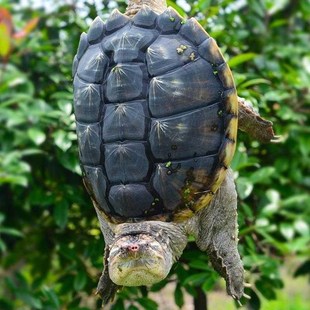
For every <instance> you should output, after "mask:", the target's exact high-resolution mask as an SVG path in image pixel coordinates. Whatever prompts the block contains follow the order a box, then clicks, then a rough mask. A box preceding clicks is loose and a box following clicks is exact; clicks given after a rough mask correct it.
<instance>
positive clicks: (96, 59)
mask: <svg viewBox="0 0 310 310" xmlns="http://www.w3.org/2000/svg"><path fill="white" fill-rule="evenodd" d="M108 64H109V59H108V57H107V56H106V55H105V54H104V52H103V51H102V49H101V47H100V44H97V45H91V46H90V47H89V48H88V49H87V51H86V52H85V54H84V55H83V57H82V59H81V60H80V62H79V65H78V69H77V74H78V76H79V77H80V78H81V79H83V80H84V81H87V82H90V83H100V82H102V81H103V76H104V72H105V70H106V68H107V66H108Z"/></svg>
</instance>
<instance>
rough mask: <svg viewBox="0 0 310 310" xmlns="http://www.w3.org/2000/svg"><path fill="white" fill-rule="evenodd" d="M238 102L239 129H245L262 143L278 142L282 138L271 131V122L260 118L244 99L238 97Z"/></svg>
mask: <svg viewBox="0 0 310 310" xmlns="http://www.w3.org/2000/svg"><path fill="white" fill-rule="evenodd" d="M238 104H239V116H238V119H239V125H238V126H239V129H240V130H242V131H245V132H246V133H247V134H249V135H250V136H251V137H252V138H253V139H255V140H258V141H259V142H263V143H269V142H271V143H279V142H281V141H282V140H283V138H282V137H281V136H276V135H275V134H274V131H273V123H272V122H271V121H268V120H266V119H264V118H262V117H261V116H260V115H259V113H257V112H255V111H254V109H253V107H252V105H251V104H250V103H249V102H247V101H246V100H245V99H243V98H240V97H238Z"/></svg>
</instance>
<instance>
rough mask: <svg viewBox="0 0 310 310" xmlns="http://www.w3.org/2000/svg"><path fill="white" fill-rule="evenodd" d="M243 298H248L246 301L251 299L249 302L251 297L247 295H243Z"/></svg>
mask: <svg viewBox="0 0 310 310" xmlns="http://www.w3.org/2000/svg"><path fill="white" fill-rule="evenodd" d="M243 297H244V298H246V299H249V300H250V299H251V296H249V295H247V294H245V293H243Z"/></svg>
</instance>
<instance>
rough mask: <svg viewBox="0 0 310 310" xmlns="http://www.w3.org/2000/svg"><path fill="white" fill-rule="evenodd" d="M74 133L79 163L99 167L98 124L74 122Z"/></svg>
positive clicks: (99, 137)
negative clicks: (75, 133) (76, 140)
mask: <svg viewBox="0 0 310 310" xmlns="http://www.w3.org/2000/svg"><path fill="white" fill-rule="evenodd" d="M76 131H77V136H78V144H79V151H80V159H81V162H82V163H83V164H90V165H99V164H100V158H101V152H100V151H101V150H100V147H101V135H100V131H101V126H100V124H99V123H95V124H82V123H79V122H76Z"/></svg>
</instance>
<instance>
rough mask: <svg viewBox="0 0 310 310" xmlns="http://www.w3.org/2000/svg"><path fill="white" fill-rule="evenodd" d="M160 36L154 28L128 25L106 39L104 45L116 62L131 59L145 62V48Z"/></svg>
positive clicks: (107, 52)
mask: <svg viewBox="0 0 310 310" xmlns="http://www.w3.org/2000/svg"><path fill="white" fill-rule="evenodd" d="M157 36H158V32H157V31H156V30H153V29H144V28H139V27H135V26H133V27H129V26H126V27H124V28H122V29H120V30H118V31H117V32H116V33H114V35H113V36H110V37H109V38H107V40H105V41H104V43H103V45H102V47H103V50H104V51H105V53H106V54H110V55H111V57H113V60H114V62H115V63H124V62H131V61H140V62H143V61H144V58H145V55H144V50H145V48H146V47H147V46H149V45H150V44H151V43H152V42H153V41H154V40H155V39H156V38H157Z"/></svg>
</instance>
